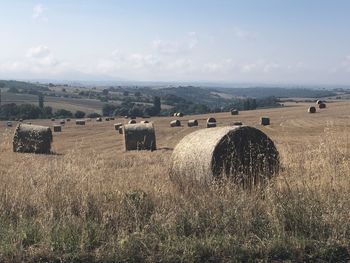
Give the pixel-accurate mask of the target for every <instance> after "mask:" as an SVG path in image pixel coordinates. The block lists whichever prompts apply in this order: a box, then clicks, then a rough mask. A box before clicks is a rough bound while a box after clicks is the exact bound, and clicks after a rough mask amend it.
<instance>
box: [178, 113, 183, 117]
mask: <svg viewBox="0 0 350 263" xmlns="http://www.w3.org/2000/svg"><path fill="white" fill-rule="evenodd" d="M183 116H184V114H183V113H182V112H178V113H177V114H176V117H183Z"/></svg>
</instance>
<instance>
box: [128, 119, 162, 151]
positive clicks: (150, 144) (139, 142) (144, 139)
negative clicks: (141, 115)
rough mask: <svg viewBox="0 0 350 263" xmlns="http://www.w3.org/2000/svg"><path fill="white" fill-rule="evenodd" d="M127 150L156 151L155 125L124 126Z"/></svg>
mask: <svg viewBox="0 0 350 263" xmlns="http://www.w3.org/2000/svg"><path fill="white" fill-rule="evenodd" d="M123 134H124V143H125V150H126V151H132V150H151V151H154V150H156V135H155V131H154V126H153V123H145V124H142V123H138V124H132V125H130V124H126V125H124V126H123Z"/></svg>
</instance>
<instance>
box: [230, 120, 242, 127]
mask: <svg viewBox="0 0 350 263" xmlns="http://www.w3.org/2000/svg"><path fill="white" fill-rule="evenodd" d="M232 125H233V126H241V125H243V123H242V122H241V121H235V122H234V123H232Z"/></svg>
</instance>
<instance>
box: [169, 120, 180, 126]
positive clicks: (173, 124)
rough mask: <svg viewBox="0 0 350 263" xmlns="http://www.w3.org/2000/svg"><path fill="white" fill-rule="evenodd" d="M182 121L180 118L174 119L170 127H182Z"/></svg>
mask: <svg viewBox="0 0 350 263" xmlns="http://www.w3.org/2000/svg"><path fill="white" fill-rule="evenodd" d="M180 126H181V122H180V121H179V120H173V121H171V122H170V127H180Z"/></svg>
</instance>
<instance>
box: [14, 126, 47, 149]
mask: <svg viewBox="0 0 350 263" xmlns="http://www.w3.org/2000/svg"><path fill="white" fill-rule="evenodd" d="M51 142H52V132H51V129H50V128H49V127H44V126H38V125H28V124H19V125H18V126H17V128H16V131H15V134H14V137H13V151H14V152H25V153H46V154H47V153H50V151H51Z"/></svg>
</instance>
